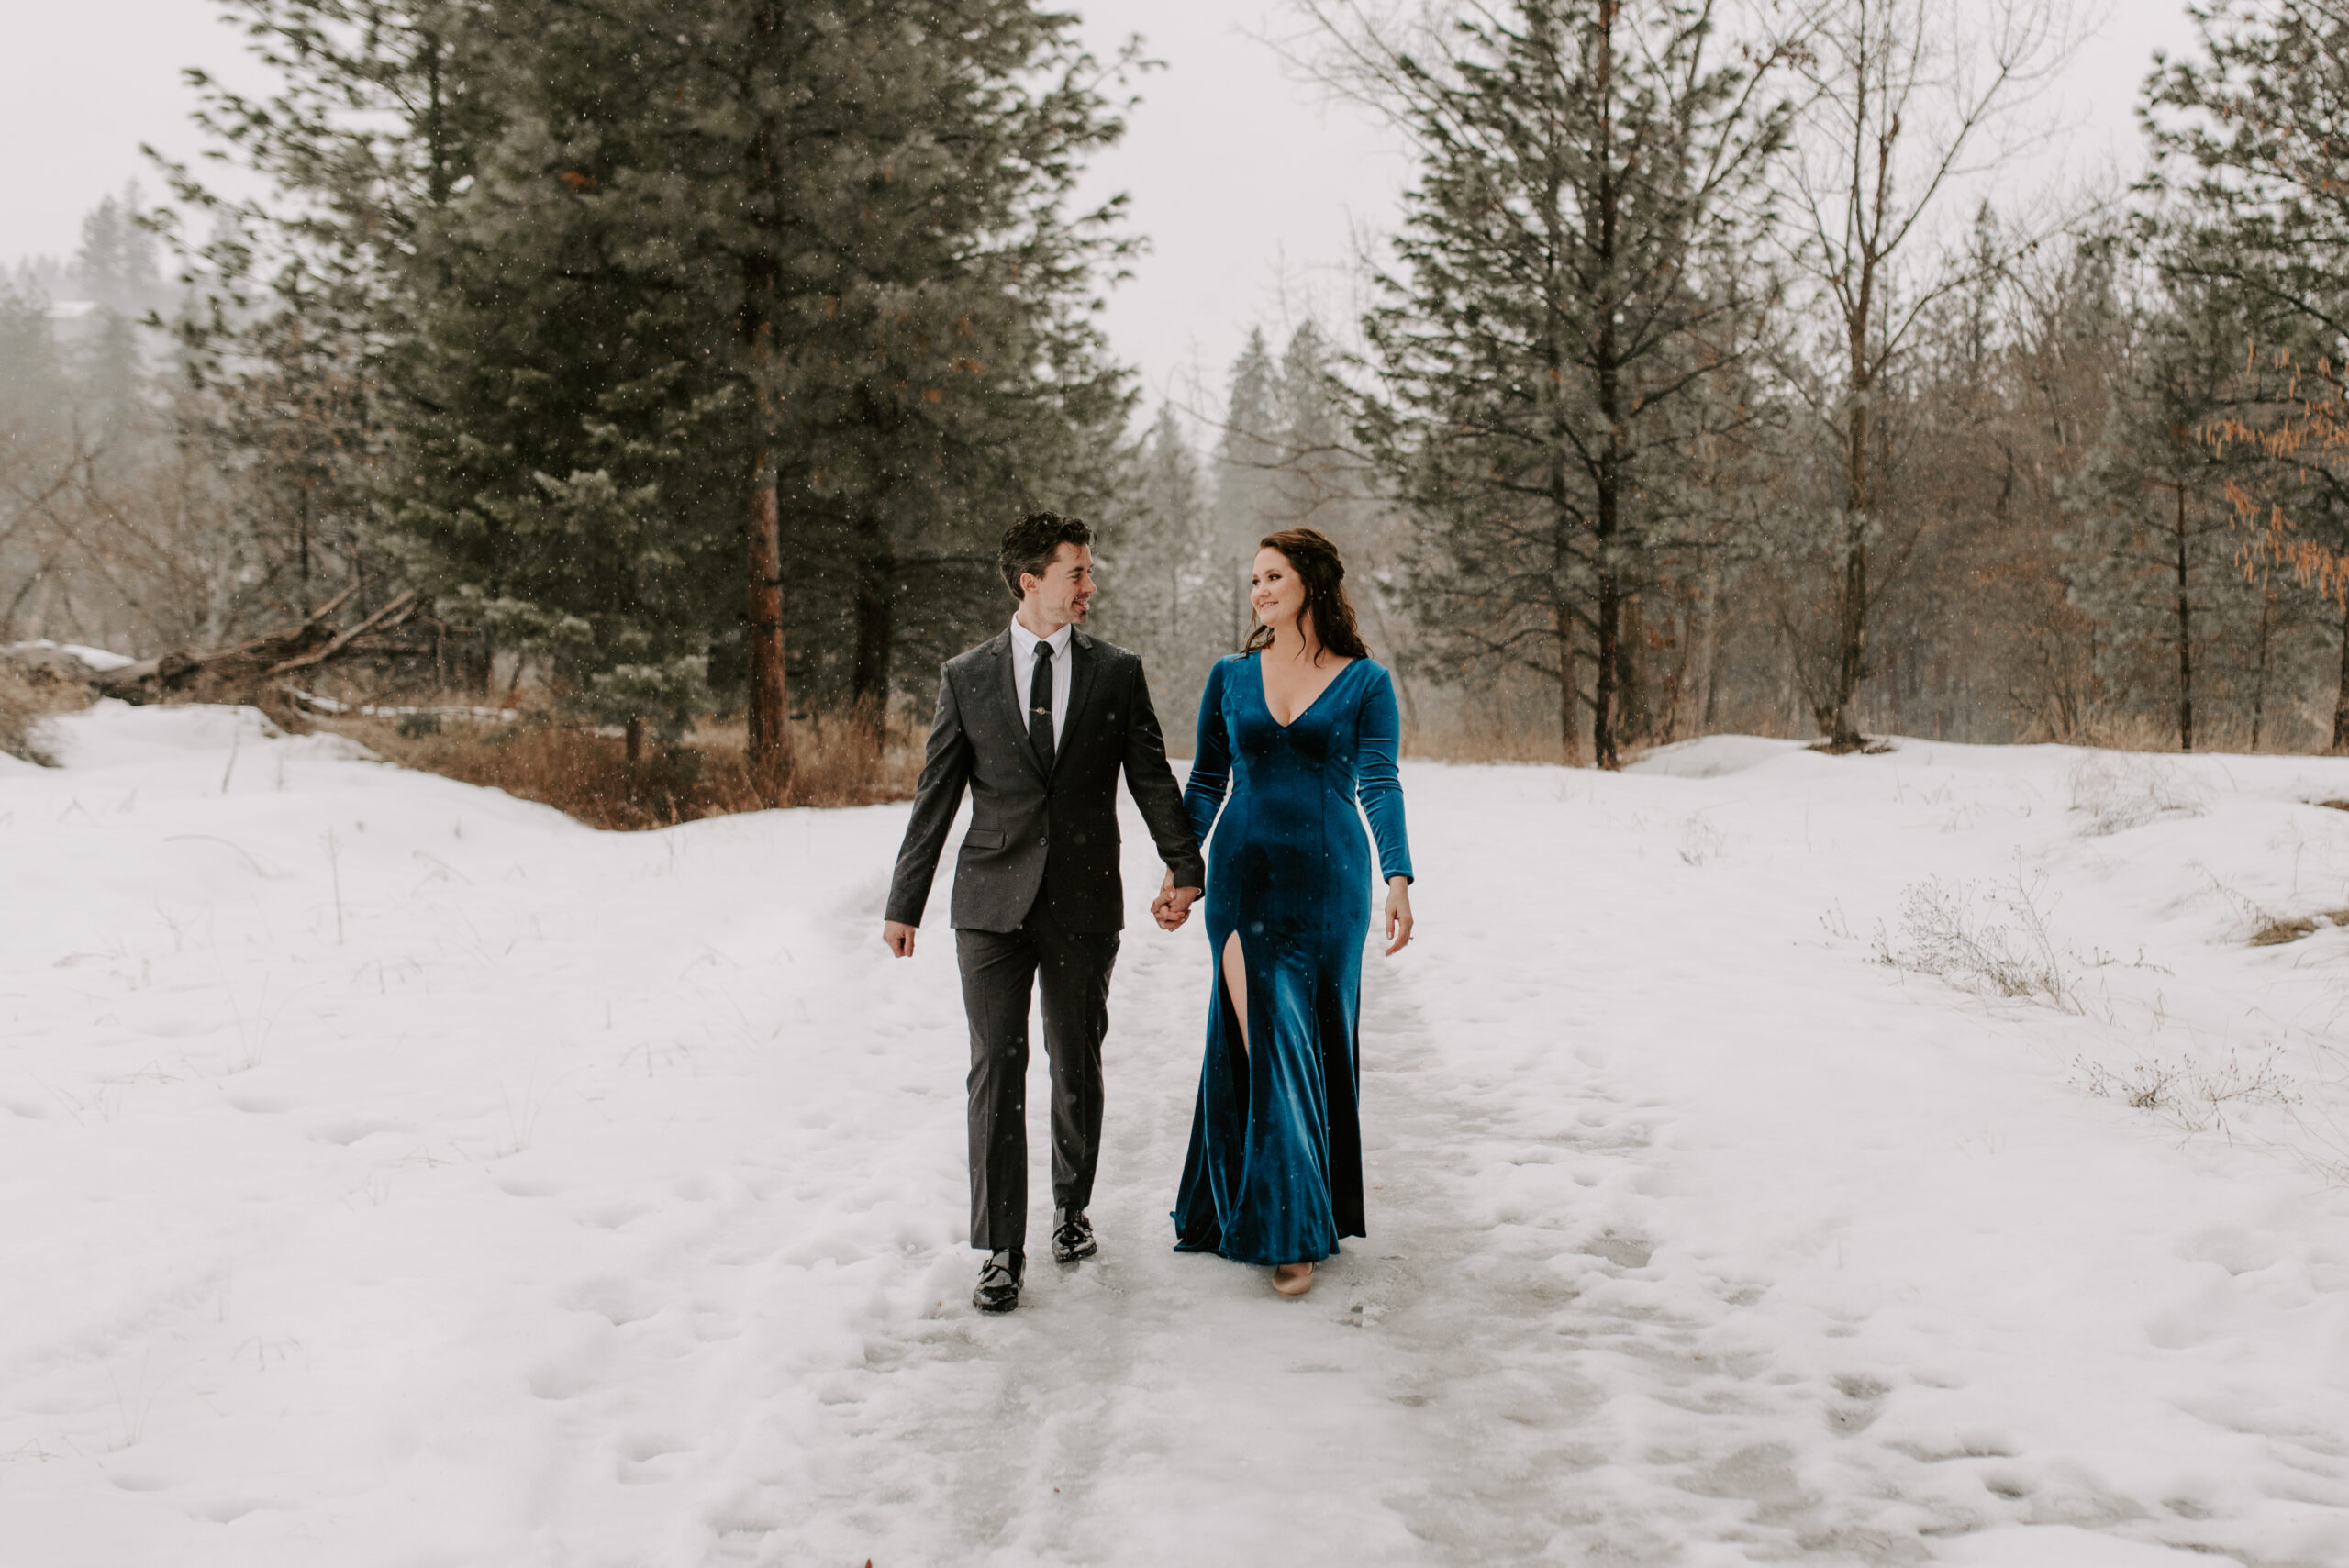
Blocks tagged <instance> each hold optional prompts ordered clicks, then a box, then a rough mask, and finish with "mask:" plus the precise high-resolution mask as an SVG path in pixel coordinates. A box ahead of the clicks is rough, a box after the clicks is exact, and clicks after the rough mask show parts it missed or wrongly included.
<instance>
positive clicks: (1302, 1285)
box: [1273, 1263, 1313, 1296]
mask: <svg viewBox="0 0 2349 1568" xmlns="http://www.w3.org/2000/svg"><path fill="white" fill-rule="evenodd" d="M1273 1288H1274V1289H1275V1290H1276V1291H1278V1292H1280V1293H1281V1294H1282V1295H1283V1296H1303V1295H1304V1294H1305V1293H1306V1292H1307V1291H1308V1290H1311V1289H1312V1288H1313V1265H1312V1264H1311V1263H1282V1264H1280V1265H1278V1266H1277V1267H1275V1269H1274V1270H1273Z"/></svg>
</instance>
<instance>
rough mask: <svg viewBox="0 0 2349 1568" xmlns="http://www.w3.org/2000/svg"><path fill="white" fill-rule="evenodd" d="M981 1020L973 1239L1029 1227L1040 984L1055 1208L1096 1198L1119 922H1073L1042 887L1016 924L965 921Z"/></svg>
mask: <svg viewBox="0 0 2349 1568" xmlns="http://www.w3.org/2000/svg"><path fill="white" fill-rule="evenodd" d="M954 945H955V954H956V957H957V959H958V960H959V962H960V963H961V966H962V971H963V1011H964V1012H965V1013H966V1014H968V1015H969V1018H970V1020H971V1077H970V1090H971V1245H972V1246H974V1247H977V1248H980V1249H982V1250H983V1251H990V1252H993V1251H1002V1250H1004V1249H1007V1248H1024V1247H1025V1245H1026V1241H1027V1235H1028V1002H1029V997H1030V993H1031V991H1032V990H1034V989H1035V988H1037V987H1041V990H1042V993H1043V1002H1044V1054H1045V1055H1046V1056H1047V1057H1048V1058H1050V1059H1051V1062H1052V1207H1055V1208H1065V1209H1080V1210H1081V1209H1084V1208H1085V1207H1088V1206H1089V1205H1090V1204H1091V1203H1092V1201H1093V1172H1094V1167H1095V1166H1096V1165H1097V1163H1098V1162H1099V1160H1100V1155H1101V1100H1102V1092H1101V1040H1102V1037H1103V1036H1104V1035H1106V1034H1107V1033H1108V1029H1109V970H1110V968H1111V966H1112V965H1114V964H1115V963H1116V962H1118V933H1117V932H1115V931H1069V930H1063V929H1061V928H1060V926H1059V925H1057V924H1056V923H1054V922H1053V921H1052V919H1051V918H1050V917H1048V916H1046V915H1045V914H1044V912H1043V905H1042V900H1041V898H1040V899H1039V900H1038V902H1037V906H1036V907H1035V908H1033V909H1030V911H1029V914H1028V918H1027V919H1026V920H1025V921H1024V922H1023V923H1022V924H1021V925H1020V927H1019V929H1018V930H1015V931H972V930H958V931H956V932H955V933H954Z"/></svg>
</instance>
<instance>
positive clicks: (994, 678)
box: [979, 627, 1044, 784]
mask: <svg viewBox="0 0 2349 1568" xmlns="http://www.w3.org/2000/svg"><path fill="white" fill-rule="evenodd" d="M985 684H986V690H985V691H984V692H982V693H980V694H979V700H980V701H981V702H983V703H986V704H988V705H990V706H991V707H992V709H993V711H994V713H995V716H996V721H997V722H998V723H1000V724H1001V725H1002V726H1003V727H1004V731H1005V734H1006V736H1007V737H1008V745H1009V746H1010V748H1011V749H1012V750H1013V751H1017V752H1019V757H1020V761H1022V762H1025V763H1027V765H1028V772H1029V773H1030V776H1031V777H1033V778H1034V779H1035V781H1036V782H1037V783H1038V784H1042V783H1043V782H1044V770H1043V769H1042V768H1041V767H1040V766H1039V765H1038V764H1037V762H1036V748H1035V747H1033V746H1032V745H1030V744H1029V741H1028V714H1027V711H1026V709H1025V708H1024V707H1022V706H1021V705H1020V702H1019V698H1018V697H1016V696H1014V695H1012V691H1011V686H1012V680H1011V628H1008V627H1006V628H1004V629H1003V630H1002V631H1000V632H998V633H996V638H995V640H994V641H992V642H990V643H988V644H987V673H986V680H985Z"/></svg>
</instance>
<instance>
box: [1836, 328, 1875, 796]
mask: <svg viewBox="0 0 2349 1568" xmlns="http://www.w3.org/2000/svg"><path fill="white" fill-rule="evenodd" d="M1863 353H1865V342H1864V340H1863V339H1861V338H1859V337H1858V336H1857V335H1855V336H1854V345H1853V358H1854V377H1853V406H1852V414H1851V428H1850V429H1849V431H1848V432H1847V437H1848V439H1849V442H1850V450H1849V452H1848V454H1847V458H1846V462H1847V463H1848V465H1849V466H1848V469H1847V471H1846V473H1845V477H1844V495H1843V506H1844V517H1845V521H1844V528H1843V591H1842V602H1841V604H1840V605H1839V606H1838V608H1839V611H1840V613H1839V615H1838V617H1837V622H1836V628H1835V706H1834V707H1833V709H1832V711H1831V712H1830V714H1829V715H1828V723H1827V743H1828V744H1829V745H1830V746H1831V747H1832V748H1833V749H1834V750H1836V751H1857V750H1858V749H1859V748H1860V745H1861V736H1860V729H1859V725H1858V724H1857V723H1856V722H1855V721H1854V718H1853V717H1852V703H1853V700H1854V698H1855V697H1856V696H1857V695H1859V690H1860V681H1861V680H1862V678H1863V677H1864V676H1865V674H1866V673H1867V662H1868V537H1867V507H1868V406H1867V396H1868V388H1867V385H1866V382H1865V375H1866V371H1865V366H1864V365H1863V364H1861V363H1860V362H1859V360H1860V356H1861V355H1862V354H1863Z"/></svg>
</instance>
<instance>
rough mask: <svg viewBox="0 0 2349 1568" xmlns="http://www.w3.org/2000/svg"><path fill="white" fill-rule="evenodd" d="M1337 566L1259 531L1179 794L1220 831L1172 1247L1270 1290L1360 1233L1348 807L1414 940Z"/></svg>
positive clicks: (1378, 700)
mask: <svg viewBox="0 0 2349 1568" xmlns="http://www.w3.org/2000/svg"><path fill="white" fill-rule="evenodd" d="M1345 573H1346V569H1345V565H1344V563H1343V562H1341V561H1340V560H1339V559H1338V551H1337V548H1336V547H1335V546H1334V545H1332V544H1331V543H1330V541H1329V540H1328V539H1324V538H1323V537H1322V536H1321V535H1319V533H1316V532H1315V531H1314V530H1313V529H1311V528H1291V529H1289V530H1287V531H1286V532H1284V533H1276V534H1274V535H1273V536H1272V537H1270V538H1269V539H1265V540H1264V543H1263V548H1261V549H1260V550H1258V551H1257V552H1256V561H1255V568H1254V574H1253V576H1252V580H1251V588H1250V597H1251V598H1252V601H1253V602H1254V605H1255V608H1256V620H1257V626H1256V629H1255V630H1254V631H1253V632H1252V633H1251V634H1250V636H1249V639H1248V645H1247V647H1246V649H1245V650H1243V651H1241V652H1240V653H1237V654H1234V655H1232V656H1231V657H1230V658H1228V659H1222V660H1219V661H1218V662H1217V663H1216V665H1215V667H1214V668H1213V669H1212V670H1210V671H1209V672H1208V687H1207V694H1206V695H1205V697H1204V698H1203V699H1202V700H1201V702H1200V704H1199V739H1198V749H1197V753H1196V761H1195V762H1193V764H1192V768H1191V780H1190V784H1189V786H1188V787H1187V788H1186V790H1185V791H1184V792H1183V803H1184V806H1186V808H1187V809H1188V811H1189V812H1190V816H1191V827H1192V829H1193V830H1194V831H1195V832H1197V834H1198V836H1199V838H1200V840H1202V841H1203V842H1204V841H1206V840H1207V839H1208V829H1209V828H1214V830H1215V838H1214V840H1213V842H1211V843H1208V889H1207V912H1208V914H1207V924H1208V940H1210V941H1211V942H1212V943H1213V946H1214V951H1215V953H1216V955H1217V962H1216V984H1215V987H1214V991H1215V995H1214V1000H1213V1002H1212V1004H1211V1005H1210V1006H1209V1009H1208V1044H1207V1060H1206V1061H1205V1062H1204V1063H1203V1064H1202V1065H1201V1068H1200V1072H1199V1098H1198V1108H1197V1111H1196V1112H1195V1113H1194V1115H1193V1118H1192V1122H1191V1150H1190V1154H1189V1156H1188V1158H1187V1159H1186V1161H1185V1162H1184V1165H1183V1185H1182V1192H1181V1194H1180V1196H1179V1198H1178V1200H1177V1202H1176V1205H1175V1231H1176V1234H1177V1240H1176V1241H1175V1246H1176V1249H1177V1250H1178V1251H1186V1252H1220V1253H1221V1254H1222V1255H1223V1256H1225V1257H1227V1258H1230V1259H1232V1260H1233V1261H1234V1262H1243V1263H1259V1264H1271V1265H1272V1266H1273V1288H1274V1289H1275V1290H1276V1291H1278V1292H1280V1293H1281V1294H1282V1295H1284V1296H1302V1295H1304V1294H1305V1293H1306V1292H1307V1291H1308V1290H1309V1289H1311V1288H1312V1285H1313V1265H1314V1263H1315V1262H1318V1261H1319V1260H1320V1259H1322V1258H1326V1257H1328V1256H1329V1255H1330V1253H1332V1252H1334V1251H1337V1250H1338V1239H1339V1238H1340V1237H1341V1236H1360V1235H1363V1234H1364V1229H1363V1201H1362V1190H1363V1189H1362V1127H1361V1119H1360V1116H1359V1114H1358V1111H1359V1097H1360V1088H1359V1081H1360V1067H1361V1055H1360V1051H1359V1050H1358V1048H1357V1045H1356V1040H1355V1019H1356V1017H1357V1015H1358V1013H1359V1010H1360V1002H1361V995H1362V948H1363V940H1364V937H1365V936H1366V935H1367V934H1368V931H1369V926H1370V907H1369V900H1368V899H1367V898H1366V897H1365V896H1364V895H1365V894H1367V893H1368V891H1369V887H1368V883H1369V878H1370V855H1369V846H1368V844H1367V843H1366V842H1365V841H1364V837H1363V831H1362V820H1361V817H1358V816H1357V815H1356V814H1355V810H1354V806H1355V802H1356V801H1357V800H1359V801H1360V802H1361V805H1362V809H1363V813H1364V815H1367V816H1368V817H1369V818H1370V827H1371V831H1372V833H1374V834H1375V835H1376V836H1377V840H1378V860H1379V866H1380V869H1381V871H1382V872H1383V873H1385V875H1386V889H1387V891H1386V937H1387V946H1386V951H1387V952H1388V953H1389V954H1390V955H1391V954H1394V953H1397V952H1399V951H1402V948H1403V944H1404V943H1406V942H1408V941H1409V940H1411V895H1410V891H1409V889H1410V882H1411V856H1410V849H1409V846H1408V843H1407V842H1406V840H1405V838H1404V833H1403V790H1402V785H1401V784H1400V783H1399V782H1398V781H1397V777H1396V771H1395V753H1396V746H1397V740H1398V739H1399V731H1400V728H1401V726H1400V723H1399V721H1398V718H1397V713H1396V708H1395V686H1394V683H1393V682H1392V681H1391V680H1390V679H1389V678H1388V677H1387V673H1386V671H1385V670H1383V669H1381V668H1380V667H1379V666H1378V665H1377V664H1376V663H1375V662H1373V661H1372V659H1371V657H1370V650H1368V649H1367V648H1364V646H1363V641H1362V634H1361V633H1360V632H1359V631H1357V630H1356V629H1355V628H1354V612H1353V606H1352V605H1351V604H1350V603H1348V602H1347V599H1346V590H1345V584H1344V579H1345ZM1227 788H1228V789H1229V791H1230V798H1229V799H1228V800H1227V799H1226V790H1227ZM1219 808H1220V809H1221V813H1222V815H1221V817H1220V818H1219V817H1218V816H1217V812H1218V809H1219Z"/></svg>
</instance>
